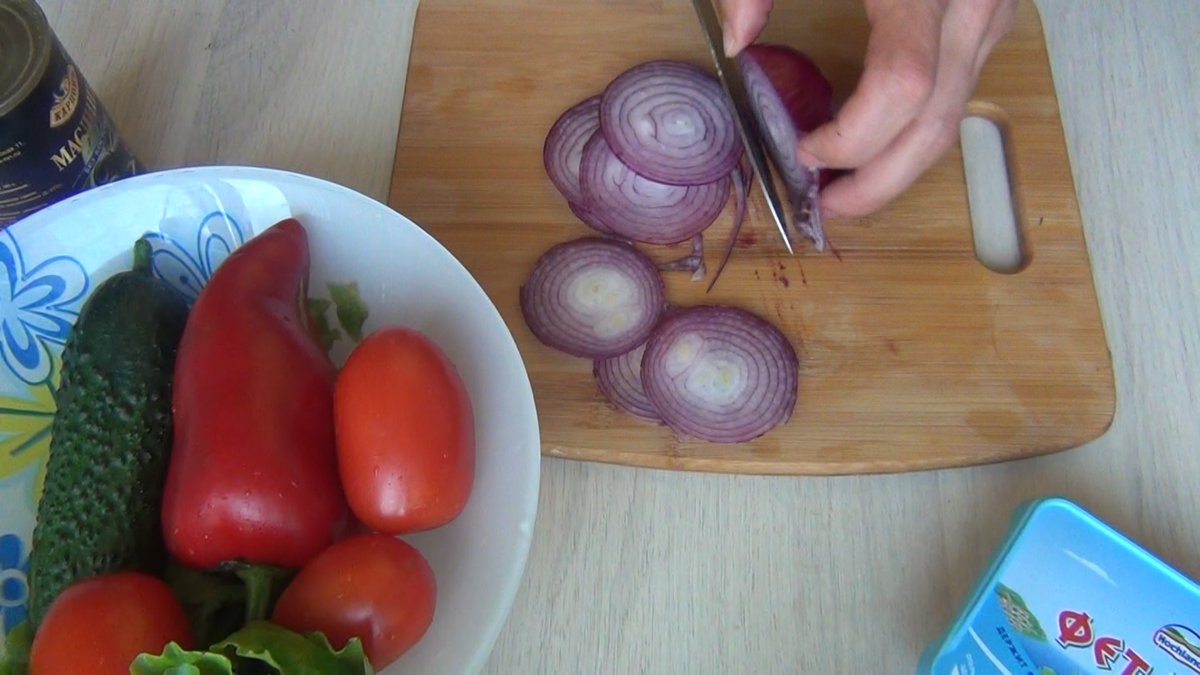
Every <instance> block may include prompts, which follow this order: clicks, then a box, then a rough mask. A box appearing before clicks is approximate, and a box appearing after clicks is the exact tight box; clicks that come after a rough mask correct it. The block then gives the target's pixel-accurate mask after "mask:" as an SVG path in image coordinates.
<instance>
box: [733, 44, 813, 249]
mask: <svg viewBox="0 0 1200 675" xmlns="http://www.w3.org/2000/svg"><path fill="white" fill-rule="evenodd" d="M752 47H753V48H747V49H745V50H743V51H742V53H740V54H738V65H739V67H740V68H741V70H742V77H743V78H744V79H745V81H746V93H747V95H748V96H749V99H750V108H751V110H753V111H754V114H755V117H756V118H757V119H758V123H759V126H760V127H761V128H762V130H763V135H764V136H765V140H766V145H767V152H769V153H770V155H771V159H772V161H773V162H774V163H775V165H776V166H777V167H779V172H780V174H782V176H781V177H782V179H783V182H784V185H785V186H786V190H785V192H786V196H787V200H788V203H789V204H790V206H791V209H792V220H793V223H794V225H795V227H796V229H797V231H799V232H800V234H802V235H804V236H805V237H807V238H808V239H810V240H812V242H813V244H814V246H815V247H816V249H817V250H818V251H823V250H825V230H824V227H823V225H822V223H821V209H820V204H819V199H820V197H819V193H820V187H821V176H820V173H819V172H818V171H816V170H814V169H809V168H808V167H805V166H804V165H803V164H801V163H800V160H799V158H798V157H797V156H796V146H797V143H798V142H799V140H800V139H801V138H803V137H804V135H805V134H807V133H808V132H810V131H812V130H813V129H815V128H816V127H818V126H820V125H821V124H824V123H825V122H827V121H829V120H830V119H832V117H833V86H832V85H831V84H830V83H829V81H828V80H827V79H825V76H824V75H822V74H821V71H820V69H818V68H817V66H816V64H814V63H813V62H812V60H811V59H809V58H808V57H807V56H805V55H804V54H802V53H800V52H799V51H796V50H795V49H792V48H791V47H786V46H782V45H761V44H760V45H753V46H752Z"/></svg>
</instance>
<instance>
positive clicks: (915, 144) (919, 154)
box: [821, 0, 1007, 216]
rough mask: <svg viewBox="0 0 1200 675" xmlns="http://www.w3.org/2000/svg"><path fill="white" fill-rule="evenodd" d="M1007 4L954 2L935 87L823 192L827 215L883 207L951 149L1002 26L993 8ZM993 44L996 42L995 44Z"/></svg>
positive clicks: (943, 30) (947, 19)
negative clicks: (888, 139)
mask: <svg viewBox="0 0 1200 675" xmlns="http://www.w3.org/2000/svg"><path fill="white" fill-rule="evenodd" d="M1006 1H1007V0H992V1H991V2H980V0H953V1H952V2H951V4H950V6H949V7H948V8H947V11H946V15H945V19H944V23H943V25H942V27H941V28H940V31H941V40H940V45H941V47H940V50H939V51H940V53H939V56H938V70H937V78H936V84H935V86H934V89H933V92H932V94H931V95H930V97H929V99H928V101H927V102H926V105H925V107H924V108H922V109H921V111H920V112H919V113H918V114H917V115H916V117H915V118H914V119H913V120H912V121H911V123H910V124H909V125H908V126H907V127H906V128H905V129H904V130H903V131H902V132H901V133H900V134H899V135H898V137H897V138H896V139H895V140H894V141H893V142H892V143H891V144H889V145H888V146H887V148H886V149H885V150H884V151H883V152H882V153H880V154H879V155H878V156H876V157H874V158H872V159H870V160H869V161H867V162H866V163H864V164H863V165H862V166H860V167H859V168H858V169H857V170H856V171H855V172H854V173H853V174H851V175H849V176H847V177H844V178H842V179H840V180H838V181H835V182H834V183H831V184H830V185H829V186H827V187H826V188H825V190H824V191H823V192H822V195H821V204H822V209H823V211H826V212H828V213H829V214H830V215H831V216H833V215H843V216H859V215H866V214H868V213H872V212H874V211H877V210H879V209H881V208H883V207H884V206H885V205H886V204H887V203H888V202H890V201H892V200H893V199H895V198H896V197H897V196H899V195H900V194H901V193H902V192H903V191H904V190H906V189H907V188H908V186H909V185H911V184H912V183H913V182H915V181H916V180H917V178H919V177H920V176H921V174H922V173H924V172H925V171H926V170H928V169H929V167H930V166H932V165H933V164H934V163H935V162H937V160H938V159H939V158H940V157H941V156H942V155H943V154H945V152H946V151H947V150H949V149H950V147H951V146H953V144H954V142H955V140H956V139H957V138H958V130H959V123H960V122H961V120H962V116H963V113H964V109H965V106H966V102H967V100H968V99H969V98H970V95H971V93H972V91H973V90H974V87H975V82H976V79H977V77H978V74H979V69H978V68H977V63H978V58H977V57H978V54H979V51H980V49H981V46H983V45H984V43H985V38H986V37H988V36H989V35H990V34H992V33H994V32H996V31H997V30H999V29H998V28H997V26H999V27H1000V28H1003V27H1004V25H1005V22H1004V21H1003V20H1000V21H996V20H995V17H996V14H995V13H994V11H993V10H995V9H996V8H997V7H998V6H999V4H1000V2H1006ZM993 44H994V42H993Z"/></svg>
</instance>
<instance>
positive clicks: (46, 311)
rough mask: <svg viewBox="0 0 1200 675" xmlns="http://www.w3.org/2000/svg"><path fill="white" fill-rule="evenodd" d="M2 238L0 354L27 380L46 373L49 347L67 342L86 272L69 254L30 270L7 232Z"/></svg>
mask: <svg viewBox="0 0 1200 675" xmlns="http://www.w3.org/2000/svg"><path fill="white" fill-rule="evenodd" d="M5 235H6V236H5V237H4V238H3V239H0V358H2V359H3V360H4V364H5V365H6V366H8V369H9V370H11V371H12V372H13V374H14V375H16V376H17V377H18V378H20V379H21V380H22V381H23V382H25V383H26V384H31V385H37V384H41V383H43V382H45V381H47V379H48V378H49V377H50V349H51V345H60V346H61V345H62V344H64V343H65V342H66V340H67V334H68V333H69V332H70V330H71V326H72V324H74V322H75V317H76V316H78V315H79V305H80V303H81V299H82V298H83V297H84V295H85V294H86V293H87V291H88V286H89V281H88V275H87V270H86V269H85V268H84V266H83V264H81V263H80V262H79V261H78V260H76V259H74V258H71V257H69V256H63V255H60V256H54V257H52V258H49V259H47V260H45V261H43V262H42V263H40V264H39V265H37V266H35V267H33V268H32V269H27V268H26V263H25V256H24V254H23V253H22V251H21V247H20V246H19V245H18V244H17V240H16V239H15V238H14V237H13V236H12V233H11V232H10V231H7V230H6V231H5Z"/></svg>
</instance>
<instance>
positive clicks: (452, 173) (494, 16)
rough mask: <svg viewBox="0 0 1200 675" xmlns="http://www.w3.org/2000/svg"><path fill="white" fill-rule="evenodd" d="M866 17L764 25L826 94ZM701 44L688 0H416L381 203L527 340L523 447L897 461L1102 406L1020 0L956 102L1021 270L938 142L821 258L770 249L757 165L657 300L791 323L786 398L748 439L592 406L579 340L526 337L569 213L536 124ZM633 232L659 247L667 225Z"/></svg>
mask: <svg viewBox="0 0 1200 675" xmlns="http://www.w3.org/2000/svg"><path fill="white" fill-rule="evenodd" d="M867 36H868V25H867V22H866V19H865V16H864V15H863V9H862V3H861V2H859V1H857V0H777V1H776V9H775V10H774V12H773V14H772V17H771V22H770V26H769V27H768V28H767V30H766V31H765V33H764V35H763V36H762V40H763V41H769V42H783V43H787V44H791V45H794V46H797V47H798V48H801V49H803V50H804V51H806V52H807V53H809V54H810V55H811V56H812V57H813V58H814V59H815V60H816V62H817V63H818V65H820V66H821V68H822V69H823V70H824V72H825V73H826V75H827V76H828V77H829V78H830V79H831V80H832V81H833V83H834V86H835V94H836V96H838V97H839V99H840V98H844V97H845V96H846V95H848V93H849V92H850V91H851V89H852V87H853V85H854V83H855V82H856V80H857V77H858V75H859V73H860V72H861V63H862V57H863V54H864V53H865V48H866V41H867ZM706 49H707V48H706V46H705V43H704V41H703V38H702V35H701V33H700V28H699V24H698V22H697V19H696V16H695V14H694V11H693V8H692V5H691V3H690V2H689V1H688V0H663V1H661V2H654V1H651V0H438V2H426V3H423V4H422V5H421V7H420V9H419V11H418V14H417V21H416V32H415V35H414V41H413V51H412V57H411V63H410V72H409V75H408V84H407V91H406V93H405V98H404V110H403V118H402V119H403V121H402V124H401V128H400V134H399V141H398V147H397V152H396V163H395V169H394V175H393V180H392V187H391V195H390V199H389V203H390V205H391V206H392V207H393V208H395V209H397V210H398V211H400V212H401V213H403V214H405V215H407V216H408V217H410V218H412V219H413V220H414V221H415V222H417V223H418V224H419V225H420V226H421V227H423V228H425V229H426V230H428V231H429V232H430V233H431V234H432V235H433V236H434V237H436V238H437V239H438V240H440V241H441V242H442V243H443V244H444V245H445V246H446V247H447V248H448V249H449V250H450V251H451V252H452V253H453V254H454V255H455V256H457V257H458V258H459V259H460V260H461V261H462V263H463V264H464V265H465V266H466V267H467V269H468V270H470V272H471V273H472V274H474V275H475V277H476V278H477V279H478V280H479V283H480V284H481V285H482V286H483V288H484V289H485V290H486V291H487V293H488V294H489V295H490V297H491V298H492V300H493V301H494V302H495V303H496V305H497V306H498V307H499V309H500V312H501V313H502V314H503V316H504V318H505V320H506V321H507V322H508V325H509V327H510V328H511V329H512V331H513V334H514V335H515V336H516V340H517V344H518V346H519V348H520V350H521V352H522V354H523V355H524V357H525V359H526V363H527V367H528V370H529V374H530V377H531V379H532V382H533V387H534V395H535V397H536V400H537V405H538V410H539V414H540V420H541V431H542V442H543V452H544V453H545V454H548V455H552V456H556V457H567V458H574V459H580V460H590V461H599V462H612V463H619V464H626V465H634V466H641V467H657V468H665V469H681V470H701V471H720V472H739V473H759V474H843V473H874V472H897V471H910V470H918V469H931V468H937V467H954V466H967V465H974V464H982V463H988V462H996V461H1002V460H1010V459H1014V458H1018V457H1027V456H1032V455H1038V454H1044V453H1049V452H1054V451H1058V450H1063V449H1066V448H1070V447H1073V446H1076V445H1079V444H1082V443H1084V442H1086V441H1089V440H1091V439H1094V438H1096V437H1097V436H1099V435H1100V434H1102V433H1103V432H1104V431H1105V430H1106V429H1107V428H1108V426H1109V424H1110V422H1111V420H1112V417H1113V413H1114V407H1115V394H1114V385H1113V374H1112V365H1111V358H1110V354H1109V351H1108V346H1107V344H1106V341H1105V335H1104V331H1103V327H1102V324H1101V319H1100V315H1099V312H1098V307H1097V302H1096V296H1095V290H1094V287H1093V281H1092V272H1091V268H1090V266H1089V261H1088V256H1087V251H1086V246H1085V242H1084V234H1083V229H1082V227H1081V224H1080V216H1079V209H1078V204H1077V202H1076V194H1075V190H1074V186H1073V183H1072V176H1071V169H1070V164H1069V161H1068V158H1067V152H1066V145H1065V141H1064V136H1063V130H1062V125H1061V121H1060V118H1059V109H1058V104H1057V101H1056V98H1055V90H1054V85H1053V82H1052V79H1051V73H1050V65H1049V59H1048V56H1047V52H1046V46H1045V42H1044V37H1043V33H1042V25H1041V20H1040V17H1039V16H1038V14H1037V10H1036V9H1035V7H1034V5H1033V4H1032V3H1031V2H1030V1H1029V0H1023V1H1022V2H1021V5H1020V9H1019V12H1018V16H1017V19H1016V23H1015V26H1014V28H1013V31H1012V33H1011V34H1010V35H1009V37H1008V38H1007V39H1006V40H1005V41H1004V42H1003V43H1002V44H1000V45H999V46H998V47H997V49H996V51H995V52H994V56H993V57H992V58H991V60H990V62H989V64H988V66H987V67H986V69H985V71H984V72H983V74H982V77H981V79H980V82H979V86H978V88H977V91H976V97H975V101H973V103H972V106H973V108H974V109H987V110H991V111H993V112H994V113H995V114H996V115H997V116H998V117H999V118H1000V119H1002V120H1003V121H1004V122H1005V123H1006V124H1007V129H1008V133H1009V140H1008V142H1009V144H1010V153H1011V155H1010V165H1011V170H1012V174H1013V177H1012V180H1013V183H1014V184H1015V186H1016V193H1017V202H1016V203H1017V210H1018V216H1019V220H1020V222H1021V223H1022V227H1023V229H1024V236H1025V246H1026V248H1027V250H1028V252H1029V254H1030V255H1031V259H1030V263H1029V264H1028V266H1027V267H1025V268H1024V269H1023V270H1022V271H1020V272H1019V273H1015V274H1001V273H997V272H994V271H992V270H990V269H988V268H986V267H985V266H984V265H983V264H981V263H980V261H979V259H978V258H977V257H976V255H975V252H974V247H973V243H972V241H973V239H972V229H971V220H970V216H969V208H968V201H967V191H966V187H965V179H964V170H963V163H962V155H961V150H960V148H959V147H955V148H954V150H952V151H951V152H950V153H948V154H947V155H946V156H945V158H944V159H943V160H942V161H941V162H940V163H939V164H938V165H936V166H935V167H934V168H933V169H931V170H930V171H929V172H928V173H926V174H925V175H924V177H923V178H922V179H921V180H920V181H919V182H918V183H917V184H916V185H914V186H913V187H912V188H911V189H910V190H909V191H908V192H907V193H906V194H905V195H904V196H903V197H901V198H900V199H899V200H898V201H896V202H894V203H893V204H892V205H891V206H890V207H888V208H887V209H886V210H885V211H883V212H881V213H879V214H877V215H875V216H873V217H870V218H865V219H861V220H845V221H837V222H831V223H829V225H828V228H827V234H828V237H829V239H830V241H832V243H833V244H834V245H835V246H836V248H837V249H838V251H839V253H840V254H841V259H840V260H839V259H838V258H836V257H834V256H832V255H830V254H828V253H825V254H819V253H816V252H815V251H813V250H812V249H811V247H809V246H807V245H800V246H799V247H798V250H797V255H796V256H788V255H787V253H786V250H785V249H784V248H783V246H782V243H781V242H780V241H779V238H778V235H777V234H776V232H775V229H774V225H773V224H772V221H771V219H770V215H769V212H768V211H767V209H766V206H765V203H764V202H763V201H762V197H761V195H760V193H759V191H758V189H757V188H756V189H755V190H754V192H753V196H752V200H751V210H750V218H751V220H750V221H749V222H748V223H747V225H746V226H745V227H744V229H743V231H742V237H741V240H740V242H739V245H738V248H737V250H736V251H735V252H734V254H733V257H732V259H731V261H730V263H729V265H728V267H727V268H726V270H725V272H724V273H723V275H722V277H721V279H720V281H719V282H718V283H717V285H716V287H715V288H713V290H712V292H711V293H710V294H708V295H705V293H704V289H705V286H707V283H693V282H690V281H689V279H688V276H689V275H688V274H686V273H674V274H667V275H666V281H667V292H668V297H669V298H670V299H671V300H672V301H673V302H677V303H680V304H693V303H698V302H721V303H730V304H737V305H740V306H742V307H745V308H747V309H749V310H752V311H754V312H756V313H759V314H760V315H762V316H763V317H765V318H767V319H769V320H771V321H772V322H774V323H776V325H778V326H779V327H780V328H782V329H783V330H784V331H785V332H786V333H787V334H788V335H789V336H790V337H791V338H792V340H793V342H794V344H795V345H796V347H797V351H798V353H799V356H800V359H801V382H800V391H799V403H798V405H797V408H796V412H795V414H794V415H793V417H792V419H791V421H790V422H789V423H788V424H787V425H786V426H784V427H780V428H777V429H776V430H774V431H772V432H770V433H769V434H767V435H765V436H763V437H761V438H759V439H758V440H756V441H754V442H750V443H745V444H740V445H715V444H710V443H705V442H700V441H696V442H681V441H679V440H678V439H676V438H675V437H674V435H673V434H672V433H671V432H669V431H668V430H667V429H666V428H665V427H660V426H655V425H652V424H648V423H645V422H641V421H639V420H636V419H633V418H631V417H629V416H626V415H624V414H622V413H619V412H617V411H616V410H614V409H613V408H611V407H610V406H609V405H608V404H607V403H606V402H605V401H604V399H603V398H601V396H600V394H599V393H598V391H597V389H596V387H595V386H594V384H593V382H592V371H591V363H590V362H588V361H585V360H581V359H576V358H572V357H568V356H564V355H562V354H559V353H557V352H555V351H552V350H551V349H549V348H547V347H545V346H544V345H542V344H541V343H539V342H538V341H537V340H536V339H535V338H534V337H533V336H532V335H531V333H530V332H529V330H528V329H527V328H526V326H525V324H524V322H523V320H522V318H521V314H520V310H519V307H518V302H517V292H518V287H519V286H520V284H521V282H522V281H523V279H524V278H525V276H526V274H527V273H528V271H529V269H530V267H531V266H532V265H533V263H534V261H535V260H536V259H537V257H538V256H539V255H540V254H541V253H542V252H544V251H545V250H546V249H547V248H549V247H550V246H552V245H553V244H555V243H557V242H561V241H565V240H567V239H571V238H574V237H577V236H581V235H584V234H587V233H590V232H591V231H590V230H588V229H587V228H586V227H585V226H584V225H583V224H582V223H580V222H579V221H578V220H576V219H575V218H574V217H573V216H572V214H571V212H570V211H569V210H568V208H567V205H566V203H565V202H564V200H563V199H562V197H561V196H559V194H558V193H557V192H556V191H555V190H554V188H553V187H552V185H551V183H550V182H549V180H548V179H547V178H546V175H545V171H544V169H543V166H542V154H541V151H542V143H543V140H544V139H545V135H546V132H547V130H548V129H549V128H550V125H551V124H553V122H554V121H555V119H556V118H557V117H558V115H559V114H560V113H561V112H562V111H563V110H565V109H566V108H567V107H568V106H570V105H571V104H573V103H575V102H576V101H578V100H580V99H582V98H584V97H585V96H587V95H589V94H591V93H596V92H599V91H600V90H601V88H602V87H603V86H604V85H605V84H606V83H607V82H608V81H609V80H610V79H612V78H613V77H614V76H616V75H617V74H618V73H619V72H620V71H621V70H623V69H625V68H627V67H629V66H631V65H634V64H635V63H637V62H639V61H643V60H649V59H654V58H677V59H685V60H690V61H692V62H694V63H696V64H699V65H702V66H703V67H705V68H707V69H708V70H710V71H711V70H712V66H711V62H710V60H709V58H710V57H709V54H708V53H707V51H706ZM1013 160H1015V162H1014V161H1013ZM731 222H732V199H731V200H730V206H729V208H728V209H727V210H726V213H725V214H724V215H723V216H722V217H721V219H720V220H718V221H717V223H716V224H715V225H714V226H713V227H712V228H710V230H709V231H708V233H707V234H706V241H707V244H706V246H707V265H708V269H709V274H712V273H713V270H715V269H716V266H717V263H718V262H719V259H720V254H721V249H722V248H723V246H724V242H725V238H726V235H727V233H728V231H729V228H730V225H731ZM796 242H797V243H800V240H799V238H796ZM643 248H644V250H646V251H647V252H648V253H649V254H650V255H651V256H652V257H654V258H655V259H658V260H666V259H668V258H670V257H676V256H679V255H682V254H684V252H685V251H686V250H687V245H686V244H685V245H682V246H680V247H677V248H675V249H670V250H668V249H665V248H663V247H643Z"/></svg>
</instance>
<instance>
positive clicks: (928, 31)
mask: <svg viewBox="0 0 1200 675" xmlns="http://www.w3.org/2000/svg"><path fill="white" fill-rule="evenodd" d="M790 1H795V2H803V1H804V0H790ZM864 4H865V5H866V10H867V19H868V21H870V23H871V34H870V37H869V38H868V40H867V53H866V58H865V61H864V69H863V74H862V78H861V79H860V80H859V82H858V86H857V88H856V89H855V90H854V92H853V93H852V94H851V96H850V98H848V99H847V100H846V102H845V104H844V105H843V106H842V107H841V109H840V110H839V111H838V114H837V116H836V118H835V119H834V120H833V121H831V122H829V123H828V124H825V125H824V126H822V127H820V128H818V129H815V130H814V131H813V132H812V133H811V134H809V135H807V136H805V137H804V138H803V139H801V141H800V144H799V148H798V154H799V158H800V161H801V162H803V163H804V164H805V165H807V166H809V167H816V168H830V169H851V170H852V171H851V172H850V173H848V174H846V175H845V176H843V177H841V178H838V179H837V180H835V181H833V182H831V183H830V184H829V185H827V186H826V187H825V189H824V190H823V191H822V192H821V211H822V216H823V217H825V218H830V217H838V216H862V215H867V214H870V213H873V212H875V211H878V210H879V209H881V208H883V207H884V206H886V205H887V204H888V203H889V202H891V201H892V200H893V199H895V198H896V197H897V196H899V195H900V193H902V192H903V191H904V190H906V189H908V186H910V185H911V184H912V183H913V182H914V181H916V180H917V178H919V177H920V176H921V174H922V173H924V172H925V170H926V169H928V168H929V167H930V166H932V165H933V164H934V163H935V162H937V160H938V159H939V158H940V157H941V156H942V155H943V154H944V153H945V152H946V151H947V150H949V149H950V147H951V146H953V145H954V141H955V139H957V138H958V127H959V123H960V122H961V121H962V118H963V115H964V114H965V108H966V102H967V99H968V98H969V97H970V96H971V93H972V92H973V91H974V89H975V83H976V81H977V80H978V78H979V71H980V70H981V69H982V68H983V65H984V63H985V62H986V61H987V58H988V55H989V54H991V51H992V49H993V48H994V47H995V46H996V43H997V42H999V41H1000V38H1001V37H1003V36H1004V34H1005V33H1007V32H1008V30H1009V28H1011V27H1012V21H1013V15H1014V14H1015V13H1016V8H1017V0H864ZM720 5H721V10H722V12H721V13H722V16H723V17H724V21H725V29H724V33H725V51H726V53H727V54H729V55H730V56H734V55H736V54H737V53H738V52H740V51H741V50H742V49H743V48H745V47H746V46H747V45H749V44H750V43H751V42H753V41H754V40H755V38H756V37H757V36H758V34H759V32H761V31H762V29H763V27H765V26H766V24H767V16H768V14H769V13H770V11H771V6H772V0H720Z"/></svg>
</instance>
